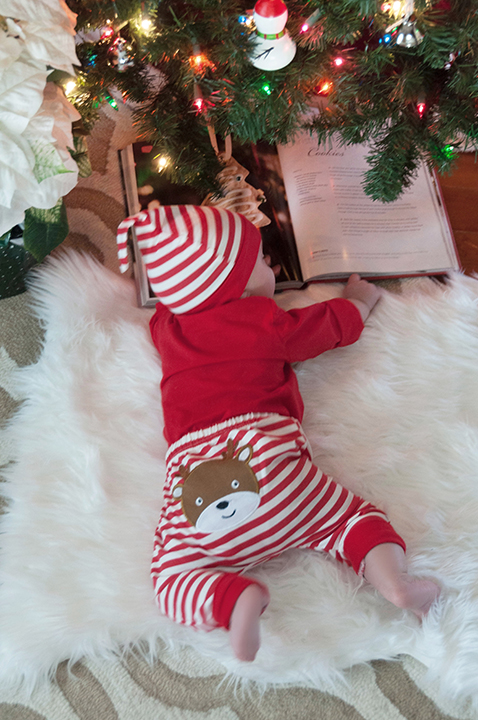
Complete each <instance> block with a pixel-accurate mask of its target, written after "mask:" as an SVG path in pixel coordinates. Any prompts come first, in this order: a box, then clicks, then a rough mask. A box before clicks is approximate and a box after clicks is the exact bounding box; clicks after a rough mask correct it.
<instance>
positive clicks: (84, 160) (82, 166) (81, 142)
mask: <svg viewBox="0 0 478 720" xmlns="http://www.w3.org/2000/svg"><path fill="white" fill-rule="evenodd" d="M73 142H74V144H75V148H74V149H73V148H68V152H69V153H70V155H71V157H72V158H73V160H74V161H75V162H76V164H77V165H78V175H79V177H82V178H84V177H89V176H90V175H91V173H92V172H93V170H92V168H91V163H90V158H89V155H88V146H87V144H86V138H85V137H83V135H73Z"/></svg>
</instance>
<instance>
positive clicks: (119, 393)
mask: <svg viewBox="0 0 478 720" xmlns="http://www.w3.org/2000/svg"><path fill="white" fill-rule="evenodd" d="M340 290H341V288H340V286H337V285H335V286H329V285H326V286H323V285H322V286H321V285H316V286H311V287H310V288H309V289H308V290H307V291H306V292H300V293H298V292H293V293H288V294H284V295H282V296H279V298H278V302H279V303H280V304H281V305H282V306H283V307H286V308H287V307H291V306H293V305H299V304H308V303H310V302H312V301H317V300H324V299H327V298H329V297H333V296H337V295H339V294H340ZM33 294H34V298H35V301H36V305H37V312H38V315H39V316H40V318H41V320H42V322H43V324H44V326H45V328H46V336H45V346H44V350H43V353H42V355H41V357H40V359H39V361H38V363H37V364H35V365H31V366H28V367H25V368H22V369H20V370H19V371H18V375H17V381H18V383H19V392H20V391H21V392H22V393H24V394H25V396H26V397H27V398H28V400H27V401H26V402H25V403H24V405H23V406H22V407H21V409H20V411H19V412H18V414H17V415H16V416H15V418H14V420H13V422H12V424H11V426H10V429H9V432H10V434H11V442H13V443H14V447H15V452H14V455H15V457H16V459H17V462H16V463H15V464H13V465H11V466H10V467H9V468H8V469H7V472H6V483H5V486H4V491H5V494H6V496H7V497H8V498H9V500H10V504H9V510H8V511H7V513H6V514H5V516H4V517H3V518H2V521H1V528H0V532H1V533H2V534H1V538H2V540H1V545H2V551H1V565H0V568H1V572H0V580H1V586H0V679H2V680H3V681H12V682H20V681H22V682H24V683H26V685H27V686H29V687H32V686H33V684H34V683H36V682H40V681H43V680H44V679H46V678H47V677H48V676H50V675H51V674H52V673H53V672H54V670H55V668H56V667H57V665H58V663H60V662H61V661H63V660H64V659H68V658H70V659H71V660H72V661H75V660H77V659H79V658H82V657H87V658H95V657H108V656H115V655H117V654H118V653H121V652H124V651H125V649H128V648H130V647H132V646H136V647H139V648H140V650H141V652H144V653H145V654H148V653H149V654H150V656H151V657H154V654H155V644H156V641H157V640H158V639H160V638H161V639H163V640H166V641H168V642H170V643H171V644H172V645H190V646H193V647H194V648H195V649H196V650H199V651H200V652H201V653H203V654H205V655H208V656H209V657H212V658H214V659H216V660H219V661H220V662H221V663H223V665H224V666H225V667H226V668H227V669H228V671H229V672H230V674H231V676H232V677H233V678H239V679H244V680H247V679H253V680H255V681H259V682H263V683H265V684H266V683H297V682H299V683H300V682H307V683H311V682H312V683H315V684H316V685H317V686H318V687H323V686H324V685H325V684H328V686H329V687H330V683H331V682H332V683H334V682H337V683H339V682H340V681H341V678H342V671H343V670H344V669H345V668H348V667H349V666H351V665H353V664H355V663H360V662H364V661H370V660H372V659H380V658H382V659H390V658H393V657H396V656H397V655H398V654H402V653H407V654H409V655H412V656H414V657H416V658H417V659H418V660H420V661H422V662H423V663H425V664H426V665H427V666H428V668H429V670H430V678H439V679H440V682H441V686H442V688H443V689H444V691H445V692H446V693H447V694H459V695H461V696H464V695H472V696H473V697H474V698H476V700H477V702H478V680H477V678H478V653H477V652H476V649H477V648H478V582H477V578H478V523H477V518H478V477H477V476H478V365H477V359H478V281H477V280H475V279H472V278H467V277H464V276H461V275H459V274H455V275H453V276H452V277H451V278H450V281H449V283H448V285H447V286H446V287H443V286H442V285H439V284H437V283H435V282H433V281H431V280H429V279H422V280H414V281H411V282H405V283H404V284H403V285H402V293H401V294H399V295H395V294H391V293H388V292H387V293H385V295H384V297H383V298H382V300H381V301H380V303H379V305H378V306H377V307H376V309H375V311H374V312H373V314H372V316H371V317H370V318H369V320H368V321H367V325H366V328H365V330H364V332H363V334H362V337H361V338H360V340H359V341H358V342H357V343H356V344H355V345H353V346H351V347H348V348H342V349H338V350H333V351H330V352H328V353H325V354H324V355H322V356H320V357H319V358H317V359H315V360H311V361H308V362H306V363H303V364H302V365H301V366H299V367H298V368H297V372H298V376H299V382H300V385H301V390H302V393H303V396H304V399H305V403H306V415H305V418H304V428H305V431H306V433H307V435H308V437H309V439H310V442H311V444H312V448H313V452H314V457H315V460H316V462H317V464H318V465H319V466H320V467H321V468H322V469H323V470H324V471H325V472H328V473H330V474H332V475H334V477H336V478H339V479H340V480H341V482H342V483H343V484H344V485H346V486H347V487H349V488H351V489H353V490H354V491H355V492H358V493H360V494H361V495H363V496H364V497H365V498H368V499H371V500H372V501H374V502H375V503H376V504H377V505H378V506H379V507H381V508H383V509H385V511H386V512H387V513H388V515H389V517H390V519H391V521H392V522H393V524H394V526H395V527H396V529H397V531H398V532H399V533H400V534H401V535H402V536H403V537H404V538H405V540H406V542H407V545H408V555H409V558H410V565H411V568H412V570H414V571H416V572H417V573H420V574H423V575H427V576H431V577H434V578H436V579H437V580H438V582H439V583H440V584H441V586H442V588H443V592H442V596H441V599H440V601H439V603H438V604H437V606H436V607H435V608H434V609H433V610H432V612H431V613H430V615H429V616H428V617H427V619H426V620H425V621H424V622H423V624H422V625H420V623H419V621H418V620H417V619H416V618H415V617H414V616H413V615H412V614H411V613H408V612H405V611H401V610H398V609H397V608H395V607H394V606H392V605H391V604H389V603H387V602H386V601H385V600H383V599H382V598H381V597H380V596H379V595H378V594H377V593H376V592H375V591H374V590H373V589H372V588H371V587H370V586H368V585H367V584H366V583H361V582H360V580H359V579H358V578H357V577H356V576H355V574H354V573H353V571H351V570H350V569H349V568H347V567H345V566H343V565H340V564H339V563H337V562H335V561H334V560H332V559H331V558H329V557H328V556H325V555H322V554H318V553H314V552H311V551H301V550H294V551H289V552H287V553H285V554H283V555H282V556H281V557H280V558H277V559H275V560H273V561H271V562H269V563H267V564H265V565H263V566H261V567H259V568H256V569H255V570H254V571H253V572H251V574H253V575H255V576H256V577H257V578H259V579H261V580H262V581H263V582H266V583H267V584H268V586H269V588H270V592H271V597H272V599H271V603H270V605H269V607H268V608H267V610H266V612H265V613H264V615H263V619H262V647H261V649H260V651H259V653H258V655H257V658H256V660H255V661H254V663H252V664H247V663H241V662H239V661H237V660H236V659H235V658H234V657H233V655H232V653H231V650H230V648H229V643H228V637H227V633H226V632H225V631H223V630H215V631H213V632H210V633H204V632H198V631H195V630H193V629H190V628H186V627H183V626H179V625H176V624H174V623H173V622H171V621H170V620H168V619H167V618H164V617H162V616H161V615H160V614H159V612H158V610H157V608H156V606H155V602H154V598H153V592H152V585H151V581H150V576H149V565H150V557H151V552H152V543H153V534H154V530H155V527H156V523H157V520H158V516H159V512H160V507H161V484H162V480H163V477H164V470H165V466H164V460H163V458H164V455H165V452H166V444H165V441H164V439H163V437H162V417H161V403H160V395H159V381H160V376H161V370H160V363H159V359H158V357H157V355H156V351H155V349H154V348H153V346H152V344H151V342H150V340H149V335H148V321H149V318H150V315H151V311H148V310H144V309H139V308H137V307H136V295H135V290H134V286H133V285H132V282H131V281H130V280H128V279H125V278H121V277H118V276H117V275H115V274H113V273H111V272H110V271H108V270H106V269H105V268H104V267H102V266H101V265H99V264H97V263H96V262H95V261H94V260H92V259H91V258H89V257H87V256H82V255H79V254H76V253H72V254H71V255H68V256H63V257H61V258H58V259H55V260H51V261H50V262H48V263H47V264H46V265H43V266H42V267H41V268H40V270H39V271H38V273H37V275H36V278H35V280H34V284H33Z"/></svg>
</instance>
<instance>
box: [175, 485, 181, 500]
mask: <svg viewBox="0 0 478 720" xmlns="http://www.w3.org/2000/svg"><path fill="white" fill-rule="evenodd" d="M182 494H183V484H182V483H178V484H177V485H176V487H175V488H173V497H174V498H176V499H177V500H179V498H180V497H181V495H182Z"/></svg>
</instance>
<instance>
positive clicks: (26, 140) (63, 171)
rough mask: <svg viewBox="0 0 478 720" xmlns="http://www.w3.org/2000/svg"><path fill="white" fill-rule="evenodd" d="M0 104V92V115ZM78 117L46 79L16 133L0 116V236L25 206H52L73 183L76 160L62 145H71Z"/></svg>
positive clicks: (20, 220)
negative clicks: (38, 102) (35, 105)
mask: <svg viewBox="0 0 478 720" xmlns="http://www.w3.org/2000/svg"><path fill="white" fill-rule="evenodd" d="M35 100H36V95H32V101H35ZM1 108H2V103H1V96H0V117H1ZM20 117H21V119H22V122H24V117H23V116H20ZM79 119H80V115H79V113H78V112H77V111H76V110H75V109H74V107H73V106H72V105H71V104H70V103H69V102H68V101H67V100H66V98H65V96H64V94H63V92H62V90H61V89H60V88H59V87H57V86H56V85H55V84H54V83H46V85H45V87H44V91H43V93H42V103H41V105H40V107H39V108H38V110H37V111H36V112H35V113H34V114H33V116H32V117H31V118H30V119H29V122H28V124H27V126H26V128H25V130H24V131H23V132H22V133H15V132H14V131H13V129H12V127H11V125H12V123H10V127H9V126H7V125H4V124H2V123H1V122H0V236H1V235H3V234H4V233H5V232H8V230H10V229H11V228H12V227H13V226H14V225H17V224H18V223H20V222H22V221H23V219H24V215H25V210H27V209H28V208H30V207H37V208H44V209H47V208H51V207H54V206H55V205H56V203H57V202H58V199H59V198H60V197H63V196H64V195H66V194H67V193H69V192H70V190H72V189H73V188H74V187H75V185H76V183H77V181H78V166H77V164H76V163H75V161H74V160H73V159H72V157H71V155H70V153H69V152H68V148H69V147H71V148H73V137H72V133H71V124H72V122H74V121H75V120H79Z"/></svg>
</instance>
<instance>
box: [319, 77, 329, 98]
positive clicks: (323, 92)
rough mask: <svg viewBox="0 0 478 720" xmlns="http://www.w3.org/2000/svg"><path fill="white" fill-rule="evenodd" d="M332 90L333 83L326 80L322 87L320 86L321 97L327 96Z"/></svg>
mask: <svg viewBox="0 0 478 720" xmlns="http://www.w3.org/2000/svg"><path fill="white" fill-rule="evenodd" d="M331 90H332V83H331V82H330V80H325V81H324V82H323V83H322V84H321V85H320V86H319V90H318V92H319V94H320V95H327V94H328V93H329V92H330V91H331Z"/></svg>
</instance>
